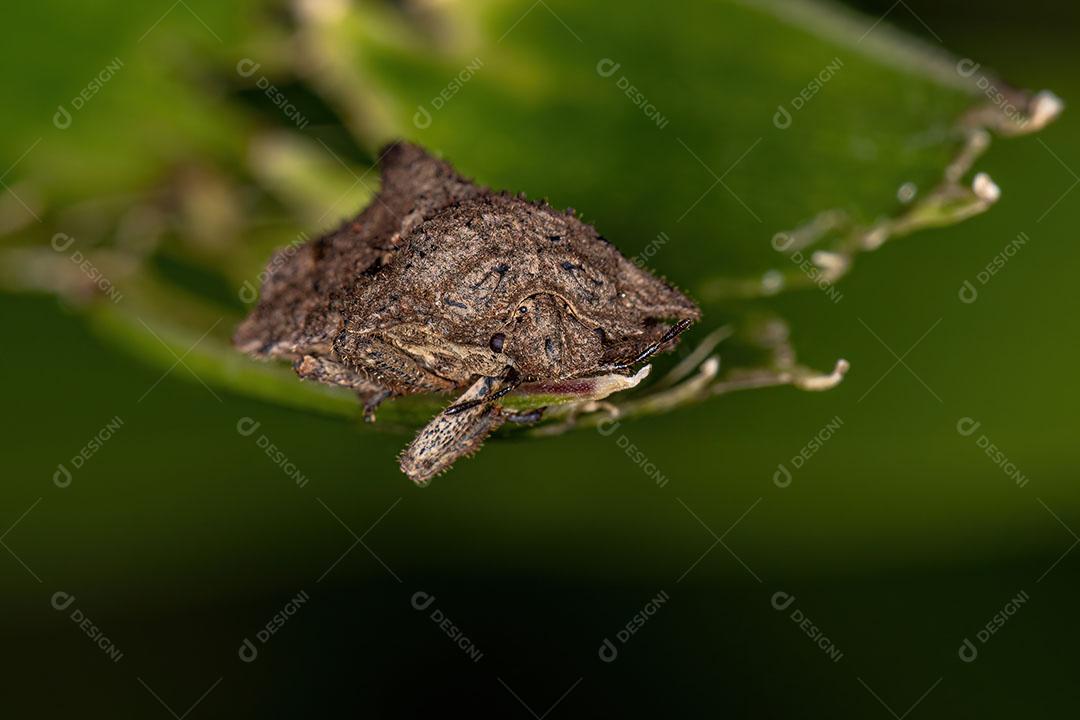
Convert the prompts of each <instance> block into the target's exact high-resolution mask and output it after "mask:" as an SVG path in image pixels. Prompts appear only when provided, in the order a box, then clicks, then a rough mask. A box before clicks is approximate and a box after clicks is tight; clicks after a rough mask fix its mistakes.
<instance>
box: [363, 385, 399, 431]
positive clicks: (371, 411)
mask: <svg viewBox="0 0 1080 720" xmlns="http://www.w3.org/2000/svg"><path fill="white" fill-rule="evenodd" d="M393 395H394V393H392V392H391V391H389V390H387V389H385V388H381V389H379V390H377V391H376V392H373V393H370V394H367V395H365V394H364V393H360V400H362V401H363V403H364V422H369V423H373V422H375V411H376V410H378V408H379V405H380V404H381V403H382V401H383V400H386V399H387V398H390V397H393Z"/></svg>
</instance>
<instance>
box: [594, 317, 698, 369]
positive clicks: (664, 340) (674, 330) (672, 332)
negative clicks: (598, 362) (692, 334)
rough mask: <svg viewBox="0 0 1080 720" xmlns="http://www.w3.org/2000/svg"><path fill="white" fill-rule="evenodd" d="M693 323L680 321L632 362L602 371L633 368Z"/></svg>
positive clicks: (618, 364) (622, 363)
mask: <svg viewBox="0 0 1080 720" xmlns="http://www.w3.org/2000/svg"><path fill="white" fill-rule="evenodd" d="M693 322H694V321H693V320H690V319H686V320H680V321H679V322H677V323H675V324H674V325H672V326H671V327H670V328H668V330H667V332H666V333H664V335H663V337H661V338H660V339H659V340H657V341H656V342H654V343H651V344H650V345H649V346H648V347H646V348H645V349H644V350H642V351H641V352H640V353H639V354H638V356H637V357H636V358H634V359H633V360H628V361H625V362H620V363H616V364H614V365H607V366H605V367H604V370H625V369H627V368H630V367H633V366H634V365H637V364H638V363H640V362H644V361H645V360H648V359H649V358H650V357H652V356H653V355H655V354H656V353H657V351H659V350H660V348H662V347H664V345H667V344H668V343H669V342H671V341H672V340H674V339H675V338H677V337H679V335H682V334H683V332H685V331H686V329H687V328H688V327H690V325H692V324H693Z"/></svg>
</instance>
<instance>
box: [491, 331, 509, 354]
mask: <svg viewBox="0 0 1080 720" xmlns="http://www.w3.org/2000/svg"><path fill="white" fill-rule="evenodd" d="M505 342H506V336H505V335H503V334H502V333H495V334H494V335H492V336H491V340H489V341H488V347H490V348H491V351H492V352H497V353H501V352H502V349H503V343H505Z"/></svg>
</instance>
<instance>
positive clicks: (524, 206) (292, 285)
mask: <svg viewBox="0 0 1080 720" xmlns="http://www.w3.org/2000/svg"><path fill="white" fill-rule="evenodd" d="M381 168H382V189H381V190H380V192H379V194H378V195H377V196H376V198H375V200H374V201H373V202H372V203H371V205H370V206H369V207H368V208H367V209H366V210H364V211H363V212H362V213H361V214H360V215H359V216H358V217H357V218H356V219H355V220H353V221H351V222H348V223H346V224H345V225H344V226H343V227H341V228H340V229H339V230H337V231H336V232H333V233H331V234H329V235H326V236H324V237H322V238H319V239H318V240H315V241H312V242H310V243H308V244H307V245H304V246H302V247H300V248H299V249H298V250H296V251H295V252H293V253H292V254H291V255H283V256H281V257H279V258H277V259H275V260H274V261H272V262H271V267H275V268H276V271H275V272H274V273H273V275H272V276H271V277H269V278H268V279H267V280H266V282H265V283H264V286H263V289H262V295H261V298H260V301H259V304H258V306H257V307H256V308H255V309H254V310H253V312H252V313H251V315H250V316H249V317H248V318H247V319H246V320H245V321H244V323H243V324H242V325H241V326H240V327H239V329H238V330H237V333H236V337H235V342H236V345H237V347H239V348H240V349H241V350H243V351H245V352H248V353H250V354H253V355H256V356H263V357H280V358H288V359H290V360H292V361H293V363H294V368H295V369H296V371H297V372H298V374H300V376H301V377H305V378H310V379H313V380H318V381H320V382H328V383H334V384H339V385H346V386H349V387H352V388H355V389H356V390H357V391H358V392H359V393H360V395H361V397H363V398H364V399H365V401H366V402H368V403H369V404H370V405H372V406H373V405H374V404H375V403H377V402H378V401H379V400H381V399H383V398H384V397H387V396H391V395H402V394H410V393H418V392H450V391H456V392H461V391H466V396H467V397H463V401H464V402H466V403H472V404H473V405H477V406H478V409H477V410H472V409H468V408H464V409H462V412H460V413H457V414H456V415H455V414H448V415H441V416H440V418H437V419H436V421H433V423H432V424H431V425H429V426H428V427H427V428H425V431H422V432H421V435H420V436H419V437H418V438H417V440H416V441H414V443H413V444H412V445H411V446H410V448H409V449H408V450H407V451H406V453H405V455H404V456H403V458H402V467H403V469H404V470H405V471H406V472H407V473H408V474H410V476H411V477H413V479H414V480H418V481H426V480H427V479H429V478H430V476H431V475H433V474H435V473H437V472H439V471H440V470H442V469H445V468H446V467H449V465H450V464H451V463H452V462H453V460H454V459H455V458H456V457H458V456H460V455H462V454H465V453H467V452H470V451H471V450H474V449H475V448H476V447H478V446H479V444H480V442H482V441H483V438H484V437H485V436H486V435H487V433H488V432H490V431H491V430H492V429H494V428H495V427H497V426H498V424H500V423H501V419H500V413H499V409H498V407H497V406H494V405H493V400H494V399H497V397H498V396H499V393H500V392H506V391H509V390H510V389H512V388H513V387H514V386H515V385H516V384H517V383H520V382H533V383H535V382H541V383H543V382H556V381H559V380H565V379H568V378H577V377H587V376H591V375H598V374H603V373H609V372H622V371H624V370H625V369H626V368H628V367H629V366H630V365H631V364H632V363H633V362H635V361H636V360H638V359H641V358H639V356H641V355H643V354H646V355H647V354H649V353H650V352H652V351H655V350H657V349H659V348H660V345H662V344H664V343H666V341H667V340H669V339H671V337H672V335H673V334H672V332H671V331H670V325H669V323H668V322H667V321H676V322H678V321H682V323H681V324H680V325H679V328H680V329H681V328H682V327H685V325H687V324H689V321H691V320H693V319H696V318H697V317H698V314H699V313H698V309H697V307H696V306H695V305H694V304H693V302H691V301H690V300H688V299H687V298H686V297H685V296H683V295H682V294H681V293H680V292H678V291H677V290H675V289H673V288H671V287H670V286H668V285H667V284H665V283H664V282H662V281H660V280H658V279H657V278H655V277H653V276H652V275H650V274H649V273H648V272H646V271H644V270H641V269H640V268H638V267H637V266H635V265H634V264H633V263H631V262H630V261H629V260H627V259H626V258H625V257H623V256H622V255H621V254H620V253H619V252H618V250H616V249H615V248H614V247H613V246H612V245H611V244H610V243H608V242H607V241H606V240H604V239H603V238H602V237H600V236H599V235H598V234H597V233H596V231H595V230H594V229H593V228H592V227H591V226H589V225H587V224H585V223H583V222H581V221H580V220H579V219H577V218H576V217H575V216H574V215H573V214H572V213H562V212H557V211H555V210H553V209H552V208H551V207H549V206H548V205H547V204H546V203H532V202H529V201H527V200H525V199H524V198H522V197H518V196H514V195H511V194H508V193H497V192H493V191H491V190H488V189H486V188H481V187H478V186H476V185H474V184H473V183H471V182H470V181H468V180H466V179H465V178H462V177H461V176H459V175H458V174H457V172H456V171H455V170H454V169H453V168H452V167H451V166H450V165H449V164H448V163H446V162H444V161H442V160H438V159H436V158H433V157H432V156H430V155H429V154H427V153H426V152H425V151H424V150H423V149H421V148H419V147H417V146H415V145H410V144H405V143H397V144H394V145H391V146H390V147H388V148H387V149H386V150H385V151H384V153H383V154H382V158H381ZM283 252H286V253H287V252H288V251H283ZM459 408H460V406H459ZM455 418H456V419H455ZM470 424H471V426H470V427H457V425H470ZM436 431H438V432H437V434H438V436H439V438H441V440H440V441H439V442H434V443H432V442H431V440H432V438H431V436H430V434H431V433H435V432H436ZM425 432H428V433H429V437H427V438H426V440H427V441H428V442H427V445H428V446H429V447H427V449H426V450H425V449H424V447H423V446H424V444H425V434H424V433H425ZM410 453H412V454H413V455H414V456H416V457H412V458H410ZM414 461H415V462H414Z"/></svg>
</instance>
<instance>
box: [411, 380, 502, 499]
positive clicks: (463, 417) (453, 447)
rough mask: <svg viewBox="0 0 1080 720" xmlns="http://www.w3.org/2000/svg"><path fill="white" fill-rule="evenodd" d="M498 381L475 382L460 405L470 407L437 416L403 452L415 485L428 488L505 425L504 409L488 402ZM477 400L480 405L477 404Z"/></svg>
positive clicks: (462, 397) (460, 401)
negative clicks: (432, 479) (427, 486)
mask: <svg viewBox="0 0 1080 720" xmlns="http://www.w3.org/2000/svg"><path fill="white" fill-rule="evenodd" d="M494 380H496V379H495V378H490V377H483V378H480V379H479V380H477V381H476V382H474V383H473V384H472V385H471V386H469V389H468V390H466V391H465V392H464V393H463V394H462V395H461V397H460V398H458V404H459V405H467V406H468V407H466V408H465V409H463V410H460V411H458V412H456V413H454V414H449V413H446V412H441V413H439V414H438V415H436V416H435V418H434V419H433V420H432V421H431V422H429V423H428V424H427V425H425V426H424V427H423V428H422V429H421V430H420V432H419V434H417V436H416V438H415V439H413V441H412V442H411V443H409V446H408V447H406V448H405V450H404V451H403V452H402V453H401V456H400V458H399V462H400V466H401V471H402V472H404V473H405V474H406V475H408V476H409V478H410V479H411V480H412V481H413V482H415V483H416V484H417V485H426V484H427V483H428V482H429V481H430V480H431V478H433V477H435V476H436V475H438V474H439V473H441V472H444V471H446V470H448V469H449V468H450V466H451V465H453V464H454V462H455V461H456V460H457V459H458V458H460V457H462V456H464V455H471V454H472V453H474V452H476V451H477V450H479V449H480V446H481V445H482V444H483V442H484V439H485V438H486V437H487V436H488V435H489V434H491V432H492V431H494V430H495V429H496V428H498V427H499V426H500V425H502V424H503V422H504V421H505V420H506V418H505V416H504V415H503V414H502V411H501V409H500V408H499V407H497V406H496V405H493V404H491V403H486V402H484V400H485V399H486V398H487V397H488V395H490V393H491V387H492V383H493V381H494ZM474 400H478V401H479V402H476V403H473V402H472V401H474Z"/></svg>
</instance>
